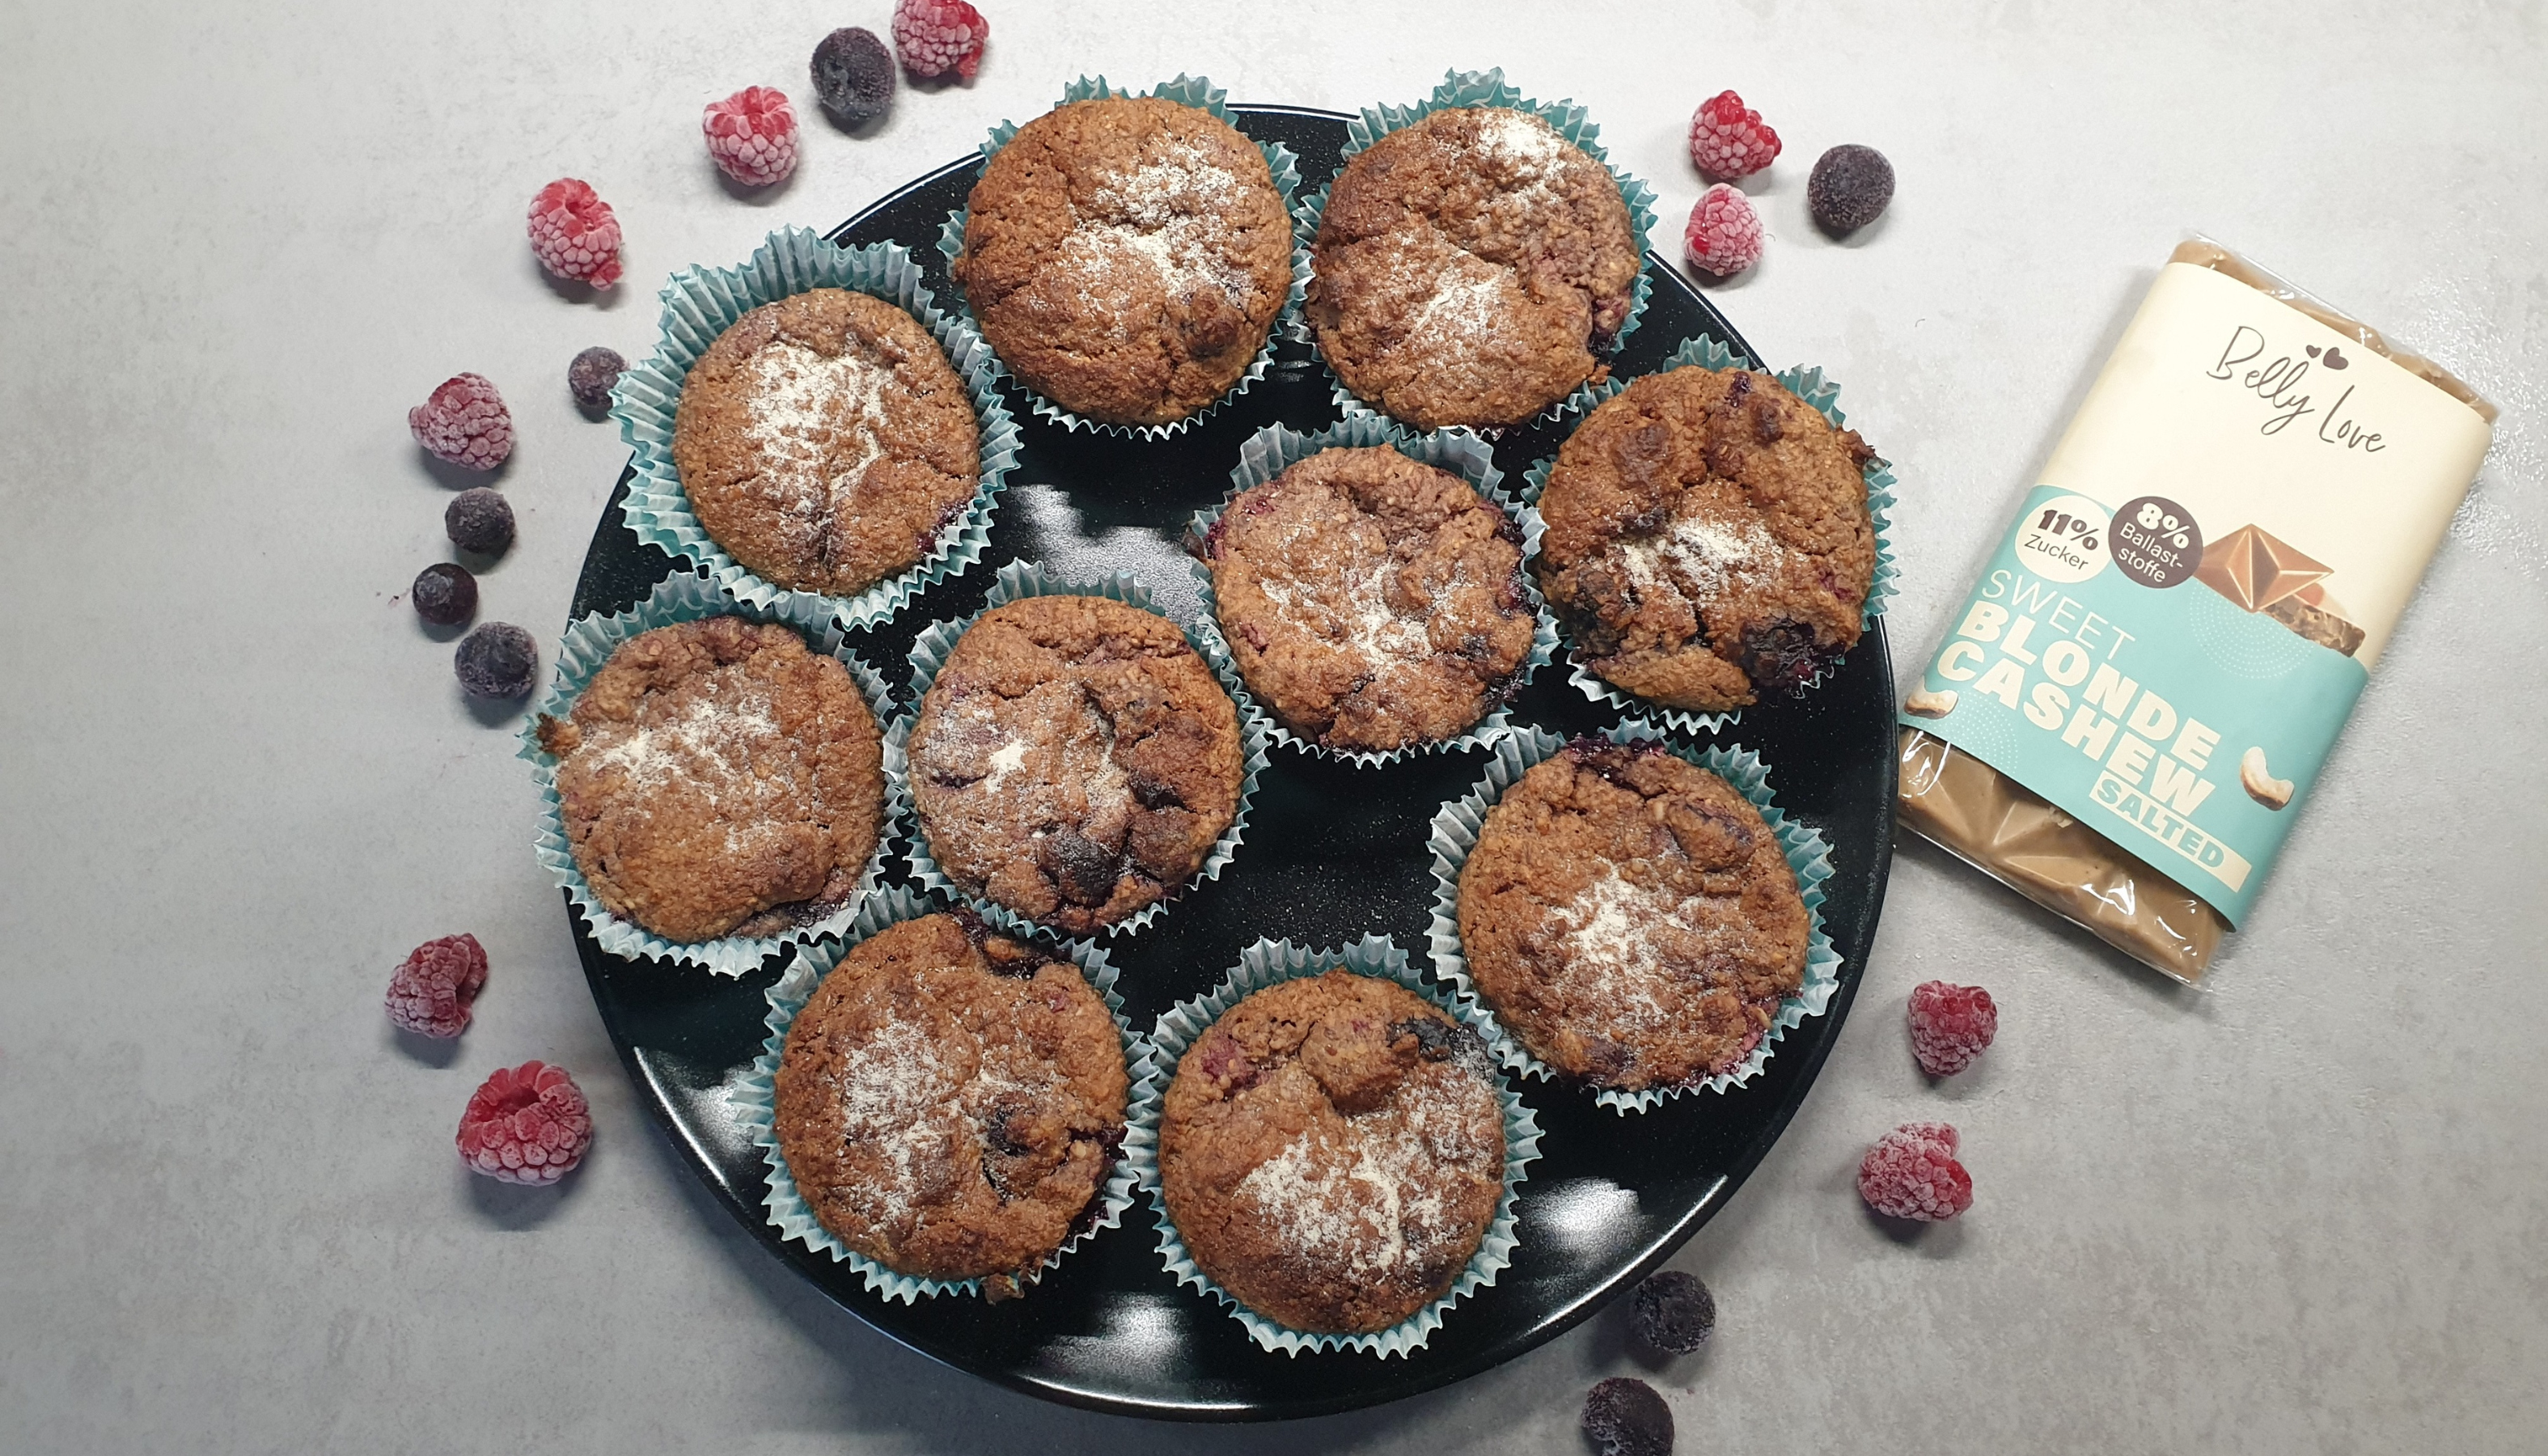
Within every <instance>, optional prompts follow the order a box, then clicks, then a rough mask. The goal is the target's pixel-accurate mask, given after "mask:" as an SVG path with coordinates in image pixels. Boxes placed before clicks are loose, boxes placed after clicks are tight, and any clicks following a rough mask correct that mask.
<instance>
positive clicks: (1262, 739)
mask: <svg viewBox="0 0 2548 1456" xmlns="http://www.w3.org/2000/svg"><path fill="white" fill-rule="evenodd" d="M1029 596H1103V597H1107V598H1109V599H1110V600H1115V601H1120V602H1123V603H1124V604H1125V605H1127V606H1134V607H1138V608H1140V609H1141V610H1142V611H1146V612H1148V613H1150V614H1151V615H1152V616H1156V617H1160V618H1162V619H1166V617H1167V614H1166V613H1165V612H1162V611H1160V610H1159V609H1158V607H1157V606H1155V605H1153V604H1152V602H1151V600H1150V590H1149V589H1148V588H1147V587H1144V586H1142V585H1141V583H1140V581H1139V579H1138V578H1136V577H1135V576H1134V575H1133V574H1132V573H1130V572H1117V573H1115V574H1114V575H1113V576H1111V577H1108V578H1106V579H1105V580H1103V581H1098V582H1066V581H1063V580H1061V579H1060V578H1058V577H1052V576H1048V575H1047V574H1046V572H1045V569H1044V567H1043V566H1042V565H1040V564H1039V563H1036V562H1030V561H1013V562H1010V563H1009V564H1008V565H1007V566H1004V567H1002V568H1000V572H999V577H998V579H997V581H996V582H995V583H994V584H993V586H992V588H991V593H990V595H989V597H988V598H987V599H986V600H985V601H984V602H983V604H982V611H977V612H975V613H973V615H971V616H969V617H966V618H964V619H963V620H962V621H960V622H959V621H941V622H933V623H931V624H930V625H929V627H928V628H927V629H925V630H924V631H922V632H921V634H920V636H919V638H918V640H916V641H915V642H913V643H912V645H911V708H910V710H909V711H907V712H905V713H904V714H903V715H902V716H901V717H900V718H899V719H897V720H895V722H894V725H893V727H892V729H891V730H890V731H888V732H887V733H886V734H885V750H886V753H887V754H888V755H890V764H891V772H892V773H893V774H894V775H895V779H894V781H895V785H896V792H897V794H898V796H899V801H900V802H904V803H910V802H912V801H913V800H912V794H911V773H910V762H909V758H908V751H909V748H910V744H911V735H912V731H913V730H914V729H915V728H917V727H918V726H919V723H920V707H921V702H922V700H923V699H924V698H926V697H928V695H929V688H930V684H932V683H936V682H937V681H938V673H939V670H940V669H942V668H944V667H946V666H947V655H948V654H949V653H951V652H953V651H955V650H956V641H957V640H958V639H960V638H961V637H962V636H963V635H964V633H965V631H966V630H967V629H969V628H970V627H971V626H972V625H973V624H974V623H975V622H977V621H979V620H981V617H982V612H986V611H989V610H990V609H991V608H992V607H995V606H1005V605H1007V604H1008V603H1010V602H1012V601H1019V600H1023V599H1025V598H1027V597H1029ZM1178 630H1180V631H1183V632H1184V633H1185V638H1186V643H1187V645H1188V646H1190V647H1192V648H1194V650H1195V653H1196V655H1197V656H1199V657H1202V658H1203V659H1204V663H1205V665H1206V666H1207V667H1209V666H1210V665H1211V662H1212V659H1211V656H1210V655H1209V654H1207V653H1205V652H1204V650H1203V644H1202V643H1201V642H1200V641H1198V640H1196V635H1195V633H1194V632H1193V631H1192V630H1191V629H1187V628H1179V629H1178ZM1225 690H1226V689H1225ZM1232 705H1233V706H1236V707H1237V708H1238V754H1239V780H1238V810H1237V812H1236V813H1234V814H1232V815H1231V816H1230V820H1229V828H1228V829H1226V830H1224V831H1222V835H1221V838H1220V839H1219V840H1217V841H1215V842H1214V844H1213V847H1212V850H1211V852H1210V853H1208V854H1206V855H1205V856H1204V862H1203V867H1202V868H1200V869H1198V870H1196V871H1195V873H1194V877H1193V878H1191V879H1189V880H1187V881H1186V882H1185V883H1184V884H1183V885H1179V886H1175V887H1174V893H1171V894H1169V895H1167V896H1165V897H1164V898H1161V899H1159V900H1157V901H1154V902H1152V903H1151V904H1148V905H1145V906H1143V907H1142V908H1140V909H1139V910H1137V911H1135V912H1134V913H1133V914H1131V915H1128V916H1126V917H1124V918H1123V919H1122V920H1119V921H1117V922H1116V923H1115V924H1113V925H1110V926H1108V927H1106V934H1107V935H1108V936H1110V937H1111V936H1129V935H1131V934H1133V933H1134V932H1136V931H1138V930H1139V929H1140V928H1141V927H1143V926H1145V925H1148V924H1149V923H1150V922H1151V921H1153V920H1156V919H1158V918H1159V916H1160V915H1161V914H1162V913H1163V912H1165V911H1166V910H1167V908H1168V906H1170V905H1172V904H1174V903H1175V902H1176V899H1177V897H1178V895H1181V894H1184V893H1186V892H1189V891H1191V890H1192V889H1193V888H1194V887H1195V886H1196V885H1199V884H1201V883H1203V882H1204V881H1205V880H1208V879H1219V878H1221V872H1222V870H1224V869H1226V868H1228V867H1229V862H1230V859H1231V858H1232V857H1233V856H1235V855H1236V854H1237V853H1238V842H1239V840H1240V839H1242V838H1243V837H1245V835H1246V832H1247V809H1248V805H1249V803H1250V802H1252V801H1253V800H1254V799H1255V797H1256V779H1257V775H1259V774H1263V773H1264V772H1265V763H1266V758H1265V746H1266V726H1267V723H1268V721H1269V720H1267V719H1266V718H1264V717H1263V716H1262V715H1261V714H1258V713H1253V712H1250V711H1249V710H1248V709H1247V708H1246V707H1245V706H1244V705H1243V704H1240V703H1238V701H1237V700H1236V699H1235V698H1233V699H1232ZM909 862H910V865H911V872H912V874H913V875H914V876H915V877H917V878H918V879H919V880H920V882H921V883H922V884H924V885H927V886H928V887H929V888H931V889H933V890H936V891H938V892H939V893H940V894H943V895H947V896H949V897H951V898H953V899H958V900H961V901H963V902H964V903H965V904H967V905H970V906H972V907H973V909H974V911H975V912H976V913H978V914H979V915H981V917H982V918H983V919H985V920H988V921H990V922H991V923H992V924H994V925H997V926H999V927H1001V928H1002V929H1004V930H1010V931H1015V932H1017V933H1019V934H1021V935H1027V934H1034V935H1043V936H1047V937H1049V936H1054V935H1058V934H1060V933H1059V932H1058V931H1055V930H1053V929H1051V928H1050V927H1048V926H1042V925H1038V924H1036V923H1035V922H1034V921H1032V920H1029V919H1028V918H1026V917H1025V916H1023V915H1020V914H1019V913H1017V912H1016V911H1014V910H1011V909H1010V908H1009V907H1007V906H1006V905H1001V904H998V903H995V902H994V901H991V900H988V899H985V898H983V897H981V896H979V895H974V894H970V893H968V892H966V891H965V889H964V888H963V887H962V886H960V885H958V884H956V881H955V880H953V879H951V878H949V877H948V875H947V871H946V870H945V869H943V868H941V867H940V865H939V864H938V860H937V857H936V856H934V855H932V854H931V853H930V849H929V836H928V834H927V833H926V832H924V831H923V830H922V829H921V828H920V824H919V815H918V813H917V812H915V813H914V814H913V816H912V833H911V852H910V855H909Z"/></svg>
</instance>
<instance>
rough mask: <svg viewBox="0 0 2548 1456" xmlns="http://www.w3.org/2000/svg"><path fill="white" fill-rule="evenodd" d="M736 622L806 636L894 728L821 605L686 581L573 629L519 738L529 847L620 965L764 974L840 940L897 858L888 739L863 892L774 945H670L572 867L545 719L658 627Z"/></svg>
mask: <svg viewBox="0 0 2548 1456" xmlns="http://www.w3.org/2000/svg"><path fill="white" fill-rule="evenodd" d="M719 616H739V617H747V618H750V619H751V620H753V621H756V622H783V623H785V624H786V625H788V626H790V627H794V628H795V629H796V630H797V631H799V632H802V633H803V634H804V635H805V640H806V642H807V644H808V645H809V646H810V647H812V649H813V650H814V651H816V652H818V653H821V654H823V655H825V656H826V657H832V658H837V659H839V661H840V663H841V665H842V666H843V667H846V668H848V669H849V670H850V679H851V681H852V682H855V683H858V685H859V693H860V695H861V696H863V697H865V699H866V700H867V706H868V708H869V709H871V710H872V711H873V712H874V713H875V717H876V726H877V729H878V731H879V732H884V731H885V730H887V729H888V728H889V726H890V725H891V723H892V720H893V689H892V688H890V687H888V686H886V685H885V681H884V679H883V678H882V677H880V676H878V675H877V673H876V671H875V670H874V669H872V668H870V667H868V666H867V665H866V664H865V662H862V661H861V660H860V659H859V656H858V654H856V653H854V652H852V651H850V649H849V646H848V643H847V641H846V639H845V634H844V633H843V631H842V629H841V627H840V624H839V623H838V622H836V621H835V620H834V619H833V616H832V613H831V611H830V609H829V608H828V607H827V606H826V605H824V604H823V599H822V598H821V597H802V598H800V599H791V600H783V601H779V602H776V603H774V604H772V605H769V606H748V605H745V604H744V603H742V602H739V601H737V600H735V599H734V598H733V597H731V596H728V595H726V594H725V593H724V592H722V591H720V590H718V588H717V586H716V584H715V583H713V582H710V581H708V580H707V579H706V578H704V577H700V576H696V575H694V574H691V573H688V572H680V573H676V574H675V575H673V576H670V577H667V578H665V579H664V580H663V581H661V582H659V583H657V584H656V586H655V590H654V591H652V592H648V593H647V594H646V597H645V599H644V600H642V601H639V602H638V603H637V604H636V605H635V606H633V607H631V608H629V609H628V610H626V611H623V612H620V613H618V614H616V615H614V616H606V617H603V616H590V617H585V618H582V619H580V620H578V621H574V622H570V623H568V624H567V629H566V635H565V637H564V638H563V639H562V640H561V641H560V642H559V643H558V650H557V679H556V682H555V683H552V684H551V686H550V688H549V691H548V695H547V696H546V697H545V698H543V699H542V700H541V702H540V707H539V711H537V712H535V713H533V714H531V717H530V722H529V723H528V724H527V725H526V726H525V727H524V728H523V730H522V744H521V749H520V751H519V753H518V755H517V756H518V757H520V758H524V759H528V760H530V762H531V775H532V778H533V780H534V781H535V782H537V783H538V784H539V789H540V824H539V831H538V833H537V834H536V835H535V836H534V837H533V839H532V841H531V847H532V849H533V851H534V852H535V853H537V854H538V856H539V860H540V864H542V865H546V866H547V868H548V871H549V873H550V875H551V876H552V877H554V878H555V879H556V880H557V882H558V883H559V884H560V885H562V886H564V887H565V889H566V892H567V894H568V896H569V898H571V899H572V900H573V901H574V903H575V913H576V915H577V916H578V917H579V918H581V919H582V920H583V921H584V923H585V926H586V928H587V929H589V930H590V931H591V932H592V941H593V944H594V945H597V946H599V947H600V948H601V949H602V950H604V951H607V952H609V953H610V954H611V955H613V956H623V957H626V958H628V959H639V958H644V959H649V960H672V961H678V962H680V963H682V964H684V965H704V966H706V967H707V968H708V969H710V970H713V971H715V972H716V973H717V974H719V975H744V974H747V973H749V972H751V971H754V970H758V969H759V968H760V967H761V962H762V961H763V960H764V959H766V958H768V956H770V955H771V953H773V952H774V951H778V950H781V949H783V948H785V947H787V946H790V945H798V944H802V943H804V942H807V941H812V940H816V939H818V938H820V937H823V936H828V935H836V934H838V933H839V932H840V931H841V929H842V928H843V927H844V926H847V925H848V924H849V923H850V922H851V920H852V919H853V918H854V917H855V916H856V915H857V914H858V911H859V906H860V905H861V904H862V903H863V902H865V900H866V899H867V898H868V897H869V896H870V895H871V894H872V893H873V892H874V890H875V887H876V884H877V882H878V880H879V879H880V878H881V876H882V875H883V873H884V862H885V856H886V854H887V853H888V852H889V851H890V850H891V849H892V846H893V840H894V835H895V833H896V831H897V829H898V828H899V826H900V824H901V822H902V811H903V798H902V784H903V781H904V775H903V773H902V765H901V758H902V750H901V749H899V748H898V747H896V746H895V745H894V743H893V742H892V740H891V738H890V736H889V735H888V736H887V738H886V741H885V744H884V784H885V795H884V823H883V825H882V826H881V827H880V828H879V830H878V832H877V834H876V847H875V853H873V854H872V855H869V856H868V857H867V864H866V868H865V872H863V873H862V874H861V875H860V876H859V884H858V889H857V891H856V892H855V893H853V894H852V895H851V896H850V897H849V898H848V899H847V900H845V901H844V902H842V903H841V904H840V905H839V906H838V907H837V908H835V909H833V910H832V911H831V913H829V914H827V915H825V916H824V917H823V918H822V919H820V920H817V921H815V922H813V923H811V924H808V925H801V926H796V927H794V928H792V929H789V930H787V931H784V932H782V933H781V934H778V935H774V936H725V937H722V938H720V939H718V940H713V941H697V942H682V941H668V940H666V939H665V938H663V937H662V936H659V935H657V934H655V933H654V932H653V931H650V930H647V929H646V928H645V927H643V926H641V925H638V924H637V923H635V922H634V921H628V920H622V919H620V918H619V917H618V916H616V915H613V914H612V913H610V911H609V910H607V909H605V908H604V907H603V906H602V904H601V901H600V900H599V899H597V898H596V897H595V896H594V895H593V892H592V884H591V883H590V882H588V881H587V880H586V879H585V877H584V871H583V869H581V868H580V867H578V866H577V865H576V863H575V853H574V851H573V849H572V848H571V847H570V843H569V841H568V839H567V832H566V815H565V811H564V809H563V807H562V806H561V805H560V803H559V801H558V787H557V760H556V759H555V758H554V757H552V756H551V755H550V754H549V752H548V750H546V749H544V748H542V747H540V739H539V725H540V720H541V719H542V718H563V717H565V716H567V714H568V713H569V712H570V711H572V710H573V709H574V707H575V703H576V699H577V698H579V697H581V696H583V694H584V689H585V688H586V686H587V685H589V684H590V683H592V676H593V674H595V673H598V672H600V671H601V669H602V666H603V665H604V664H606V663H608V662H609V661H610V655H611V654H612V653H613V652H616V651H618V649H619V646H620V644H622V643H624V642H626V641H628V640H629V639H631V638H633V637H635V636H637V635H638V634H640V633H643V632H651V631H653V630H654V629H655V628H657V627H669V626H672V625H673V624H675V623H677V622H692V621H697V620H699V619H701V618H703V617H719Z"/></svg>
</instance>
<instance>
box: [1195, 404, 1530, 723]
mask: <svg viewBox="0 0 2548 1456" xmlns="http://www.w3.org/2000/svg"><path fill="white" fill-rule="evenodd" d="M1202 549H1203V556H1204V562H1205V564H1206V565H1207V566H1208V567H1210V568H1211V570H1212V588H1213V598H1214V607H1213V610H1214V614H1215V616H1216V617H1217V618H1218V619H1219V621H1220V623H1221V628H1222V633H1223V635H1224V636H1225V637H1226V638H1227V639H1228V640H1229V650H1230V656H1231V659H1232V661H1233V662H1234V663H1235V664H1236V666H1237V668H1238V675H1239V677H1240V678H1241V679H1242V680H1243V681H1244V682H1245V683H1247V689H1248V691H1250V692H1251V693H1253V694H1255V696H1256V699H1257V701H1259V702H1261V703H1263V704H1264V705H1265V707H1266V709H1267V711H1269V712H1271V713H1272V714H1273V715H1274V717H1275V720H1276V721H1278V722H1280V723H1281V724H1282V725H1283V726H1284V727H1285V728H1288V729H1290V730H1291V731H1292V732H1293V733H1295V734H1297V735H1299V736H1300V737H1301V738H1303V739H1304V740H1306V741H1308V742H1311V743H1315V744H1318V745H1319V746H1320V747H1322V748H1328V749H1334V750H1337V751H1340V752H1361V753H1389V752H1393V751H1395V750H1398V749H1403V748H1409V747H1420V746H1423V745H1426V744H1433V743H1440V742H1443V741H1444V740H1447V739H1450V738H1453V737H1456V736H1458V735H1459V734H1461V733H1465V732H1467V731H1468V730H1469V729H1470V728H1472V727H1475V726H1476V725H1477V722H1478V720H1479V719H1481V718H1483V717H1485V716H1486V715H1487V714H1489V713H1491V712H1493V711H1494V710H1495V709H1496V708H1498V707H1500V706H1501V705H1502V703H1503V701H1504V699H1505V697H1506V696H1507V695H1508V694H1509V693H1510V691H1511V690H1512V687H1513V685H1514V683H1516V681H1517V680H1518V678H1519V675H1520V672H1521V668H1522V665H1523V664H1524V663H1525V662H1527V661H1528V660H1529V657H1530V650H1531V637H1532V631H1533V628H1534V626H1535V625H1536V623H1537V620H1538V613H1537V611H1536V609H1535V608H1534V607H1533V605H1532V603H1531V601H1530V598H1529V595H1528V592H1526V590H1525V589H1524V587H1523V584H1522V577H1521V531H1520V529H1519V528H1518V527H1516V526H1515V525H1514V524H1513V523H1512V521H1511V520H1510V519H1509V518H1508V517H1506V516H1505V514H1504V513H1503V511H1502V510H1501V509H1499V508H1498V507H1497V506H1496V505H1495V504H1494V503H1493V502H1491V501H1489V500H1486V499H1485V498H1484V497H1481V496H1480V495H1479V494H1478V493H1477V492H1476V491H1475V490H1473V489H1471V488H1470V486H1469V483H1468V482H1466V481H1464V480H1462V479H1460V478H1459V477H1458V476H1456V475H1453V474H1451V473H1450V472H1449V471H1446V470H1441V469H1437V468H1436V467H1434V466H1430V465H1425V464H1423V463H1421V462H1418V461H1414V460H1410V459H1409V458H1407V457H1406V456H1405V455H1402V454H1400V453H1399V452H1398V451H1396V450H1393V449H1390V448H1388V447H1387V446H1373V447H1367V448H1338V449H1330V450H1321V451H1319V453H1318V454H1316V455H1313V456H1311V457H1309V458H1308V459H1306V460H1303V461H1300V462H1299V463H1297V464H1295V465H1293V466H1291V467H1290V468H1289V469H1287V470H1285V471H1284V472H1283V473H1282V474H1281V475H1278V476H1276V477H1275V478H1274V479H1272V480H1270V481H1267V482H1266V483H1265V484H1263V485H1261V486H1256V487H1253V488H1251V489H1249V490H1246V491H1243V492H1241V493H1240V494H1239V495H1238V496H1237V497H1236V498H1235V499H1233V500H1231V501H1230V502H1229V506H1228V508H1226V509H1225V510H1223V512H1222V514H1221V518H1220V519H1219V520H1218V521H1216V522H1214V524H1213V527H1212V530H1211V532H1210V533H1209V535H1208V536H1207V537H1206V539H1205V540H1204V542H1203V543H1202Z"/></svg>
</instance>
